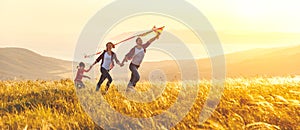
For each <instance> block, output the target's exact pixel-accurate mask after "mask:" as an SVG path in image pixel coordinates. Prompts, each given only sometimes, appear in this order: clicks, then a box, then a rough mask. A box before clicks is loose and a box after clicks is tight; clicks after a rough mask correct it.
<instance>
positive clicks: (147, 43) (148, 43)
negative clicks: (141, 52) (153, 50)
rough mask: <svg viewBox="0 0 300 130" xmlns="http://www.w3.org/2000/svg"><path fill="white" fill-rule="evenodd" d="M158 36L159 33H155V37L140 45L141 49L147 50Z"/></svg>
mask: <svg viewBox="0 0 300 130" xmlns="http://www.w3.org/2000/svg"><path fill="white" fill-rule="evenodd" d="M159 35H160V33H157V34H156V36H155V37H153V38H151V39H150V40H148V41H147V42H146V43H145V44H143V45H142V46H143V48H147V47H148V46H150V45H151V43H152V42H153V41H155V40H156V39H158V38H159Z"/></svg>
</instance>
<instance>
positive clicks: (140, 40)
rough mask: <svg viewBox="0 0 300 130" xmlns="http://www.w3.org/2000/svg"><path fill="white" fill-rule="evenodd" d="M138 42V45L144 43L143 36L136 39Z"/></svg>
mask: <svg viewBox="0 0 300 130" xmlns="http://www.w3.org/2000/svg"><path fill="white" fill-rule="evenodd" d="M135 42H136V44H137V45H142V44H143V40H142V38H140V37H138V38H137V39H136V40H135Z"/></svg>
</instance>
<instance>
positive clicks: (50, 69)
mask: <svg viewBox="0 0 300 130" xmlns="http://www.w3.org/2000/svg"><path fill="white" fill-rule="evenodd" d="M0 55H1V56H0V80H7V79H60V78H69V77H71V73H72V68H71V66H72V62H69V61H63V60H59V59H55V58H51V57H45V56H41V55H39V54H37V53H35V52H32V51H30V50H27V49H22V48H0Z"/></svg>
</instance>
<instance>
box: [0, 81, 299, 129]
mask: <svg viewBox="0 0 300 130" xmlns="http://www.w3.org/2000/svg"><path fill="white" fill-rule="evenodd" d="M89 84H90V85H89ZM124 84H125V83H124ZM124 84H122V83H115V84H114V85H112V87H111V88H110V89H109V91H108V93H107V94H106V95H104V96H103V99H104V100H105V101H107V103H108V104H109V105H110V106H111V108H113V109H114V110H115V111H118V112H119V113H120V114H122V115H126V116H129V117H135V118H151V117H153V116H155V115H160V114H161V113H162V112H164V111H166V110H167V109H168V108H169V107H171V106H172V105H174V103H175V102H179V103H182V104H183V105H185V102H186V101H188V100H190V99H182V98H177V96H178V94H179V91H180V90H181V89H195V88H197V87H198V92H196V93H197V94H198V95H197V97H196V99H195V101H193V102H194V103H193V105H192V106H191V109H190V110H189V112H188V113H187V115H185V116H184V117H183V119H182V120H181V121H180V122H178V123H177V124H174V125H175V126H174V127H173V129H263V128H265V129H300V125H299V122H300V96H299V95H300V82H299V81H297V80H292V79H291V78H260V77H257V78H251V79H247V78H235V79H227V80H226V82H225V89H224V92H223V95H222V98H221V100H220V104H219V105H218V106H217V108H216V109H215V111H213V113H212V116H211V117H210V118H209V119H208V120H206V122H204V123H199V118H200V117H199V115H200V112H201V111H202V109H203V108H204V107H205V106H203V105H204V103H205V102H206V99H207V94H208V90H209V89H210V86H211V85H210V82H208V81H201V82H200V83H198V84H196V83H189V84H188V85H186V86H180V85H179V84H180V83H179V82H168V83H166V88H165V89H164V91H163V93H162V94H161V96H159V97H157V98H156V100H154V101H151V102H147V103H138V102H134V101H128V100H127V99H126V98H125V97H124V95H122V93H119V92H118V88H120V87H122V86H124ZM87 85H88V86H91V87H87V88H84V89H80V90H78V91H76V90H75V88H74V85H73V82H72V81H71V80H69V79H66V80H59V81H42V80H37V81H0V97H1V98H0V129H101V127H100V126H98V125H97V124H96V123H95V122H94V121H93V119H95V118H96V116H97V114H99V115H101V114H109V113H110V111H108V112H107V113H103V110H102V109H101V105H99V100H98V99H99V98H100V97H102V96H101V93H100V92H98V93H96V92H94V87H93V86H94V85H92V84H91V83H87ZM150 86H151V85H150V84H149V83H146V82H145V83H140V84H138V86H137V90H138V91H141V92H142V91H146V90H149V88H151V87H150ZM158 87H159V86H158ZM195 90H197V89H195ZM78 94H79V95H78ZM77 95H78V96H77ZM145 98H150V99H151V98H153V99H155V97H153V95H151V94H150V95H149V97H145ZM79 99H80V100H81V101H86V102H79ZM209 102H210V101H208V103H209ZM87 104H88V105H87ZM100 104H101V103H100ZM82 105H83V106H85V107H84V108H83V107H82ZM86 106H89V108H87V107H86ZM88 109H89V110H88ZM84 110H86V111H88V112H89V113H90V112H91V111H92V113H93V115H91V116H89V115H88V114H87V113H86V112H85V111H84ZM178 111H181V110H180V107H178ZM101 112H102V113H101ZM95 113H96V114H95ZM105 118H106V121H103V122H105V123H106V124H101V126H106V127H111V128H123V129H130V128H131V129H147V128H155V129H165V128H166V127H164V125H165V124H164V123H168V121H167V120H166V121H164V118H161V121H160V123H155V122H150V123H146V125H145V126H143V125H142V124H143V123H137V124H138V125H136V124H130V121H128V120H122V119H119V120H112V119H114V118H117V117H112V116H107V117H105ZM174 118H176V117H174ZM200 119H201V118H200ZM96 122H97V121H96ZM147 125H150V126H147Z"/></svg>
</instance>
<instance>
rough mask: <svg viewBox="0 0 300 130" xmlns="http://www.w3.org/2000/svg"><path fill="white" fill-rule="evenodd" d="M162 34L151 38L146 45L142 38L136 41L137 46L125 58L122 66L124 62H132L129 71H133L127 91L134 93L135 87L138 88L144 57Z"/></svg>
mask: <svg viewBox="0 0 300 130" xmlns="http://www.w3.org/2000/svg"><path fill="white" fill-rule="evenodd" d="M159 35H160V33H157V35H156V36H155V37H153V38H151V39H150V40H149V41H147V42H146V43H145V44H143V41H142V39H141V38H139V37H138V38H137V39H136V44H137V45H136V46H134V47H133V48H132V49H131V50H130V51H129V52H128V53H127V54H126V56H125V58H124V60H123V61H122V63H121V66H123V65H124V62H127V61H128V60H131V63H130V65H129V69H130V71H131V78H130V81H129V83H128V85H127V91H134V87H135V86H136V83H137V82H138V81H139V80H140V74H139V72H138V68H139V67H140V65H141V63H142V61H143V59H144V56H145V52H146V48H147V47H148V46H149V45H150V44H151V43H152V42H153V41H154V40H156V39H158V38H159Z"/></svg>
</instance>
